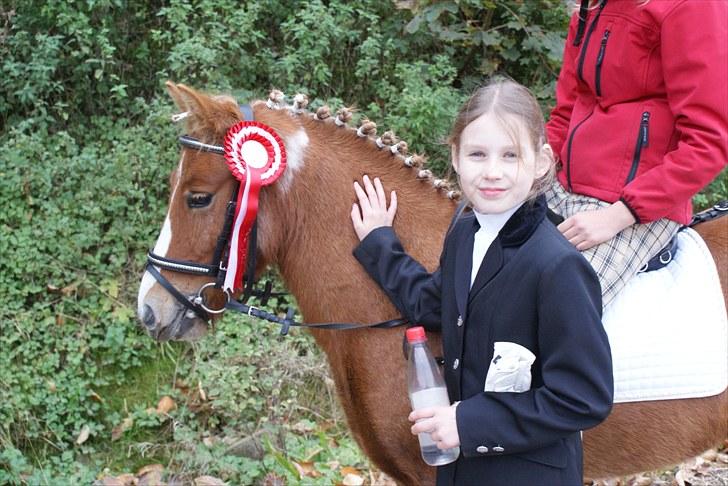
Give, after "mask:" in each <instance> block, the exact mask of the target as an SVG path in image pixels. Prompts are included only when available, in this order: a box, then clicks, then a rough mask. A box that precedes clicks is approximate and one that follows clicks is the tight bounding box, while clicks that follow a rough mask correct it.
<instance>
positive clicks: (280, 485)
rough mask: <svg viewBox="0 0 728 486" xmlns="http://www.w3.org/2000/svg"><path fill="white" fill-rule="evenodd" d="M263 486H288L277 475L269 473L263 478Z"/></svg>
mask: <svg viewBox="0 0 728 486" xmlns="http://www.w3.org/2000/svg"><path fill="white" fill-rule="evenodd" d="M263 486H286V481H285V480H284V479H283V478H282V477H280V476H278V475H277V474H275V473H268V474H266V475H265V477H264V478H263Z"/></svg>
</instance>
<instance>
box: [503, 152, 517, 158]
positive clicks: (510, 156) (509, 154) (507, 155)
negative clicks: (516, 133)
mask: <svg viewBox="0 0 728 486" xmlns="http://www.w3.org/2000/svg"><path fill="white" fill-rule="evenodd" d="M503 158H504V159H516V158H518V154H516V153H515V152H506V153H504V154H503Z"/></svg>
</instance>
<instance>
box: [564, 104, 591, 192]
mask: <svg viewBox="0 0 728 486" xmlns="http://www.w3.org/2000/svg"><path fill="white" fill-rule="evenodd" d="M593 113H594V110H592V111H591V112H589V114H588V115H587V116H585V117H584V119H583V120H581V121H580V122H579V123H577V125H576V126H575V127H574V129H573V130H572V131H571V135H569V143H568V145H567V146H566V183H567V184H568V186H569V192H574V190H573V188H572V187H571V144H572V143H573V142H574V135H575V134H576V131H577V130H578V129H579V127H580V126H581V125H582V123H584V122H585V121H587V120H588V119H589V117H590V116H592V114H593Z"/></svg>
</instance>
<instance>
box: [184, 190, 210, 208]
mask: <svg viewBox="0 0 728 486" xmlns="http://www.w3.org/2000/svg"><path fill="white" fill-rule="evenodd" d="M210 201H212V194H210V193H209V192H193V193H190V194H189V195H188V196H187V206H189V207H190V208H192V209H197V208H204V207H206V206H209V204H210Z"/></svg>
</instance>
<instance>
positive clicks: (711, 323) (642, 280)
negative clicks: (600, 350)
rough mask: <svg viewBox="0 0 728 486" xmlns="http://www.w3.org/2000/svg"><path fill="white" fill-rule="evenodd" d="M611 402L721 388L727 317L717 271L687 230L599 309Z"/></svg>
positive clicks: (725, 374) (727, 380)
mask: <svg viewBox="0 0 728 486" xmlns="http://www.w3.org/2000/svg"><path fill="white" fill-rule="evenodd" d="M603 321H604V328H605V329H606V330H607V334H608V335H609V342H610V345H611V347H612V358H613V362H614V401H615V402H638V401H644V400H668V399H675V398H695V397H707V396H712V395H717V394H719V393H721V392H722V391H723V390H725V389H726V387H727V386H728V319H727V318H726V308H725V303H724V301H723V294H722V292H721V288H720V281H719V279H718V272H717V271H716V268H715V263H714V261H713V259H712V257H711V256H710V252H709V251H708V247H707V246H706V245H705V243H704V242H703V240H702V238H700V236H699V235H698V234H697V233H696V232H695V231H693V230H690V229H687V230H685V231H681V232H680V233H679V235H678V250H677V254H676V256H675V258H674V259H673V261H672V262H671V263H670V264H669V265H667V266H666V267H664V268H661V269H660V270H656V271H653V272H648V273H641V274H638V275H637V276H635V277H634V278H632V279H631V280H630V281H629V283H628V284H627V286H626V287H625V289H624V290H623V291H622V292H620V294H619V295H618V296H617V297H616V298H615V299H614V300H613V301H612V303H611V304H610V305H609V306H608V307H607V309H605V312H604V318H603Z"/></svg>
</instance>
